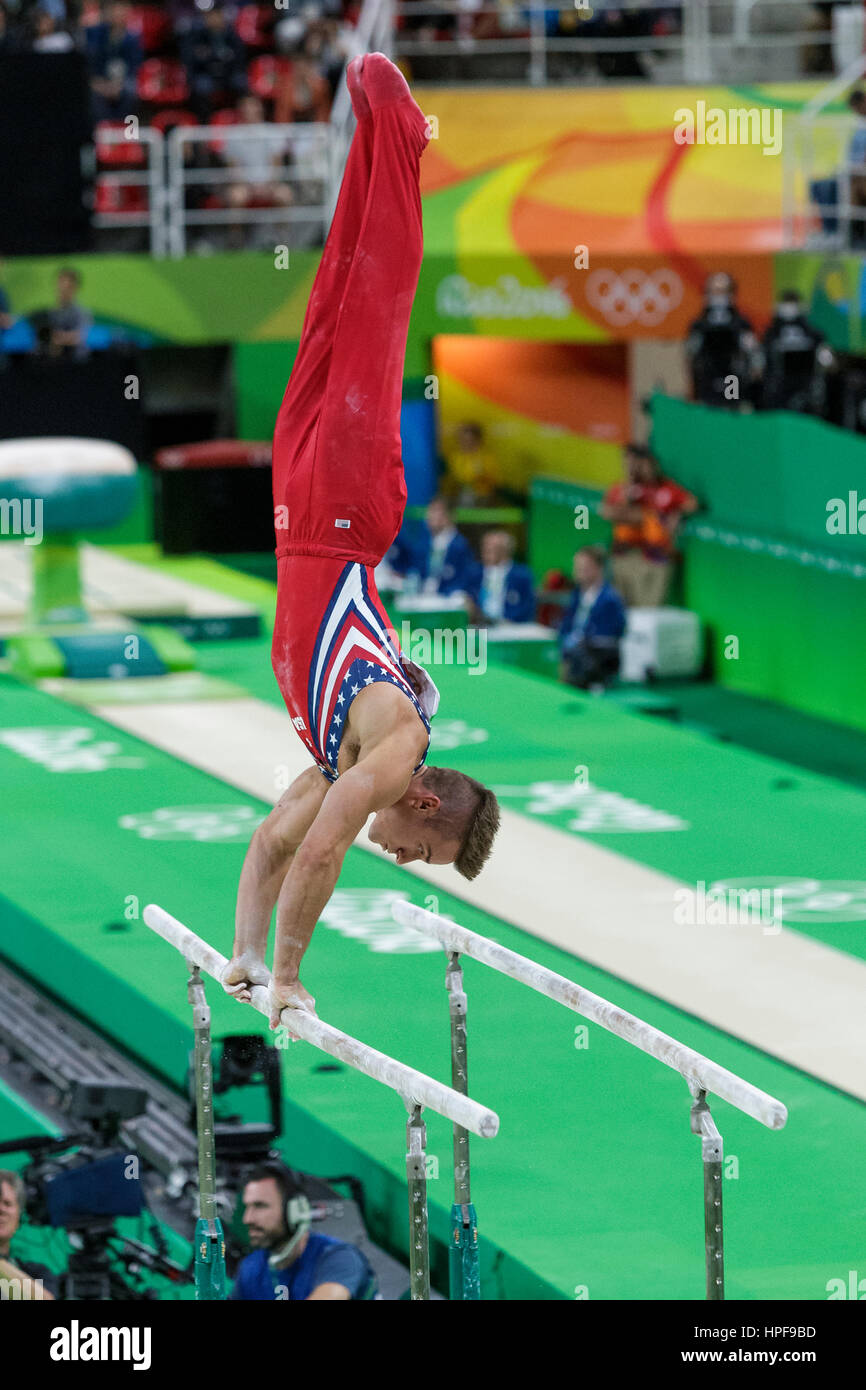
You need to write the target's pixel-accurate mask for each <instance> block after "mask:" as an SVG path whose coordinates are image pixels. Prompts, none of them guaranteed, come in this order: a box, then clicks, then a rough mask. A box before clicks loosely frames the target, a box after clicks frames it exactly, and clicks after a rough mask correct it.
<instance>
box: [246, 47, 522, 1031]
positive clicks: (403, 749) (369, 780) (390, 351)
mask: <svg viewBox="0 0 866 1390" xmlns="http://www.w3.org/2000/svg"><path fill="white" fill-rule="evenodd" d="M346 79H347V83H348V87H349V92H350V95H351V99H352V107H353V109H354V112H355V116H356V118H357V127H356V130H355V134H354V138H353V140H352V146H351V149H350V151H349V157H348V160H347V162H346V168H345V172H344V174H343V181H342V186H341V189H340V196H339V200H338V202H337V208H336V211H335V214H334V220H333V223H332V226H331V230H330V232H329V234H328V239H327V242H326V244H325V248H324V251H323V253H322V259H321V262H320V265H319V269H318V273H317V274H316V278H315V281H314V283H313V288H312V290H311V293H310V299H309V303H308V305H307V312H306V316H305V318H304V326H303V332H302V335H301V343H300V347H299V349H298V355H297V359H296V361H295V364H294V367H293V369H292V373H291V377H290V380H289V384H288V386H287V388H286V393H285V396H284V397H283V402H282V405H281V407H280V411H279V414H278V417H277V422H276V429H275V432H274V448H273V485H274V518H275V529H276V535H277V547H276V553H277V612H276V620H275V624H274V640H273V648H272V664H273V669H274V674H275V676H276V678H277V683H278V685H279V687H280V691H281V693H282V696H283V699H284V700H285V703H286V707H287V709H288V711H289V714H290V716H291V719H292V723H293V724H294V726H295V728H296V730H297V732H298V735H299V737H300V738H301V740H302V741H303V743H304V745H305V746H306V748H307V749H308V751H309V753H310V754H311V756H312V758H313V760H314V764H315V766H313V767H309V768H307V769H306V771H304V772H302V773H301V775H300V776H299V777H297V778H296V780H295V781H294V782H293V783H292V785H291V787H290V788H289V789H288V791H287V792H286V793H285V794H284V796H283V797H282V798H281V799H280V801H279V802H278V803H277V805H276V806H275V807H274V809H273V811H272V812H271V814H270V815H269V816H268V817H267V818H266V820H264V821H263V822H262V824H261V825H260V826H259V827H258V829H257V830H256V832H255V834H254V835H253V837H252V840H251V842H250V846H249V849H248V851H247V855H246V858H245V860H244V865H243V869H242V871H241V877H240V883H239V887H238V899H237V913H236V921H235V938H234V947H233V957H232V960H231V961H230V962H229V964H228V966H227V967H226V970H225V972H224V974H223V987H224V989H225V990H226V991H227V992H228V993H229V994H232V995H233V996H234V997H235V998H236V999H238V1000H241V1001H243V1002H248V1001H249V999H250V988H251V986H252V985H255V984H267V985H269V986H270V1009H271V1017H270V1023H271V1027H272V1028H276V1027H277V1025H278V1022H279V1015H280V1011H281V1009H283V1008H285V1007H289V1008H298V1009H306V1010H308V1011H309V1012H310V1013H314V1012H315V1000H314V999H313V998H312V996H311V995H310V994H309V993H308V992H307V990H306V989H305V988H304V986H303V985H302V984H301V982H300V979H299V970H300V962H301V958H302V956H303V955H304V952H305V951H306V949H307V946H308V945H309V943H310V938H311V937H312V934H313V930H314V928H315V926H316V923H317V921H318V919H319V916H320V915H321V912H322V909H323V908H324V907H325V904H326V903H327V902H328V899H329V898H330V896H331V894H332V892H333V891H334V887H335V885H336V883H337V879H338V877H339V874H340V869H341V867H342V863H343V859H344V857H345V855H346V851H347V850H348V848H349V846H350V845H351V844H352V842H353V841H354V839H355V838H356V836H357V835H359V834H360V832H361V830H362V829H363V828H364V826H365V824H366V822H367V819H368V817H369V816H370V815H371V814H372V813H375V815H374V818H373V821H372V824H371V826H370V830H369V832H368V833H369V838H370V840H371V841H372V842H373V843H374V844H377V845H380V846H381V847H382V849H384V850H385V852H386V854H390V855H393V856H394V858H395V860H396V862H397V863H398V864H411V863H412V862H413V861H414V860H417V859H423V860H424V862H425V863H427V864H454V865H455V867H456V868H457V870H458V872H459V873H460V874H462V875H463V877H464V878H467V879H472V878H475V876H476V875H477V874H478V873H479V872H480V871H481V868H482V866H483V865H484V863H485V861H486V860H487V858H488V856H489V855H490V852H491V848H492V845H493V840H494V837H495V835H496V831H497V829H498V826H499V808H498V805H497V802H496V797H495V796H494V794H493V792H491V791H490V790H489V789H488V788H486V787H484V786H482V784H481V783H480V782H477V781H475V779H474V778H472V777H468V776H466V775H465V774H464V773H462V772H457V771H455V770H454V769H451V768H437V767H428V766H427V762H426V759H427V753H428V749H429V745H430V720H431V718H432V717H433V715H434V714H435V712H436V708H437V706H438V703H439V693H438V691H437V690H436V687H435V685H434V684H433V682H432V680H431V679H430V677H429V676H428V674H427V672H426V671H425V670H424V669H423V668H422V667H420V666H418V665H417V664H416V663H415V662H411V661H409V660H408V658H407V657H406V656H405V654H404V653H403V652H402V651H401V650H400V646H399V642H397V641H396V640H395V636H396V634H395V631H394V628H393V626H392V624H391V622H390V621H389V618H388V615H387V613H386V612H385V609H384V607H383V605H382V601H381V599H380V598H379V595H378V593H377V592H376V586H375V583H374V580H373V569H374V567H375V566H376V565H377V564H378V563H379V561H380V560H381V559H382V557H383V556H384V554H385V553H386V551H387V550H388V549H389V547H390V546H391V545H392V543H393V541H394V538H395V536H396V535H397V532H398V530H399V528H400V525H401V523H402V520H403V510H404V507H405V504H406V484H405V481H404V476H403V462H402V457H401V449H400V404H401V396H402V383H403V363H404V358H405V353H406V337H407V333H408V329H409V315H410V313H411V309H412V301H413V299H414V297H415V290H416V287H417V284H418V275H419V272H420V269H421V259H422V253H423V243H422V230H421V195H420V191H419V181H418V169H419V160H420V157H421V155H422V153H423V151H424V148H425V146H426V144H427V141H428V139H429V133H428V130H427V122H426V120H425V117H424V115H423V113H422V112H421V110H420V108H419V107H418V106H417V105H416V103H415V101H414V100H413V99H412V96H411V94H410V92H409V88H408V86H407V85H406V82H405V81H404V79H403V76H402V75H401V73H400V72H399V70H398V69H397V68H396V67H395V66H394V65H393V63H391V62H389V60H388V59H387V58H386V57H384V55H383V54H381V53H372V54H366V55H365V56H363V57H361V58H355V59H353V61H352V62H351V63H350V64H349V67H348V70H347V74H346ZM275 904H276V908H277V927H276V941H275V945H274V967H273V976H271V975H270V973H269V971H268V969H267V967H266V966H265V963H264V956H265V948H266V945H267V938H268V929H269V926H270V921H271V916H272V913H273V909H274V905H275Z"/></svg>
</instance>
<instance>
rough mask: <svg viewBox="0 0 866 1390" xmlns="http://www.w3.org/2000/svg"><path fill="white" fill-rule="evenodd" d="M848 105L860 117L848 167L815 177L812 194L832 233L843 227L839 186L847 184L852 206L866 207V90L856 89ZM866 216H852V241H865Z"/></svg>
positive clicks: (828, 232) (852, 141) (851, 142)
mask: <svg viewBox="0 0 866 1390" xmlns="http://www.w3.org/2000/svg"><path fill="white" fill-rule="evenodd" d="M848 107H849V109H850V110H851V112H852V113H853V114H854V116H855V117H856V118H857V125H856V127H855V130H854V134H853V135H852V136H851V141H850V144H849V145H848V158H847V162H846V167H845V169H844V170H843V172H842V173H841V174H834V175H833V176H832V177H831V178H828V179H813V181H812V183H811V184H810V185H809V196H810V197H811V199H812V202H813V203H814V204H815V205H816V207H817V208H818V211H819V214H820V217H821V226H822V228H823V230H824V231H825V232H826V233H827V234H828V235H834V234H835V233H836V232H837V231H838V229H839V216H838V209H839V185H840V183H842V184H843V186H846V185H847V193H848V198H847V201H848V202H849V203H850V204H851V207H852V208H855V207H864V206H866V91H863V90H862V89H860V88H859V87H858V88H855V90H854V91H853V92H851V94H850V96H849V97H848ZM863 227H864V223H863V219H862V218H858V219H856V222H855V219H854V218H853V217H851V221H850V225H849V227H848V232H849V239H850V240H851V241H852V242H857V241H862V240H863Z"/></svg>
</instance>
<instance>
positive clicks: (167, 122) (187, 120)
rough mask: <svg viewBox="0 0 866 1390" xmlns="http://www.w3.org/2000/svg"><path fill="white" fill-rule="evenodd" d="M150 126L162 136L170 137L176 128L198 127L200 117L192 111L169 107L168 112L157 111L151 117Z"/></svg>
mask: <svg viewBox="0 0 866 1390" xmlns="http://www.w3.org/2000/svg"><path fill="white" fill-rule="evenodd" d="M150 124H151V125H152V126H154V127H155V129H156V130H158V131H160V132H161V134H163V135H168V133H169V131H172V130H174V129H175V127H176V126H179V125H198V117H197V116H195V115H194V114H193V112H192V111H185V110H184V109H183V107H180V108H178V107H169V108H168V110H166V111H157V112H156V114H155V115H153V116H151V118H150Z"/></svg>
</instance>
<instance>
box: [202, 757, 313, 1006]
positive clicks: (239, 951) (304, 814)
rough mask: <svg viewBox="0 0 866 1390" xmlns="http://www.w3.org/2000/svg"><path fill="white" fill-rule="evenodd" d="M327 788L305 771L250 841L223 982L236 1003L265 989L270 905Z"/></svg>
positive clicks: (311, 768)
mask: <svg viewBox="0 0 866 1390" xmlns="http://www.w3.org/2000/svg"><path fill="white" fill-rule="evenodd" d="M328 786H329V783H328V782H327V781H326V780H325V778H324V777H323V776H322V774H321V772H320V771H319V769H318V768H316V767H308V768H307V769H306V770H305V771H304V772H302V773H301V775H300V777H296V778H295V780H294V782H293V783H292V785H291V786H290V787H289V789H288V791H286V792H284V793H283V795H282V796H281V797H280V800H279V801H278V802H277V804H276V806H275V807H274V809H273V810H272V811H271V813H270V815H269V816H267V817H266V818H265V820H263V821H262V823H261V825H260V826H258V827H257V829H256V831H255V833H254V835H253V837H252V839H251V840H250V845H249V849H248V850H247V854H246V858H245V859H244V866H243V869H242V870H241V877H240V883H239V884H238V900H237V909H236V912H235V940H234V947H233V950H232V959H231V961H230V962H229V965H228V967H227V969H226V971H225V973H224V977H223V988H224V989H226V991H227V993H229V994H232V995H234V997H235V998H236V999H240V1000H241V1001H242V1002H249V986H250V985H251V984H262V985H266V984H267V983H268V981H269V979H270V973H269V971H268V969H267V967H266V965H265V963H264V960H265V947H266V946H267V943H268V928H269V927H270V924H271V915H272V913H273V910H274V904H275V903H276V901H277V897H278V895H279V891H280V888H281V886H282V883H283V880H284V878H285V877H286V874H287V873H288V870H289V867H290V865H291V863H292V860H293V858H294V856H295V853H296V852H297V849H298V846H299V845H300V844H301V842H302V841H303V838H304V836H305V835H306V833H307V831H308V830H309V828H310V826H311V825H312V824H313V822H314V821H315V819H316V816H317V815H318V813H319V809H320V807H321V805H322V802H323V801H324V799H325V796H326V794H327V791H328Z"/></svg>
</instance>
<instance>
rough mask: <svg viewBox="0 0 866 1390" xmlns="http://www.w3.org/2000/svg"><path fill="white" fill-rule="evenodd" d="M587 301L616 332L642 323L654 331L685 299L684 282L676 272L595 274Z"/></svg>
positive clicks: (587, 288)
mask: <svg viewBox="0 0 866 1390" xmlns="http://www.w3.org/2000/svg"><path fill="white" fill-rule="evenodd" d="M586 297H587V300H588V301H589V303H590V304H591V305H592V307H593V308H594V309H598V311H599V313H600V314H601V316H602V318H604V319H606V320H607V322H608V323H609V324H611V325H612V326H613V327H614V328H624V327H625V326H626V325H627V324H630V323H639V324H641V325H642V326H643V327H644V328H654V327H655V326H656V324H659V323H662V322H663V320H664V319H666V318H667V316H668V314H670V313H672V311H673V310H674V309H676V308H677V307H678V306H679V305H680V304H681V303H682V298H683V282H682V280H681V279H680V277H679V276H678V275H677V273H676V271H673V270H664V269H662V270H654V271H651V272H650V273H649V274H647V273H646V272H645V271H643V270H637V269H632V270H624V271H623V272H622V274H621V275H618V274H617V272H616V271H615V270H593V271H592V272H591V274H590V275H589V277H588V279H587V282H586Z"/></svg>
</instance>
